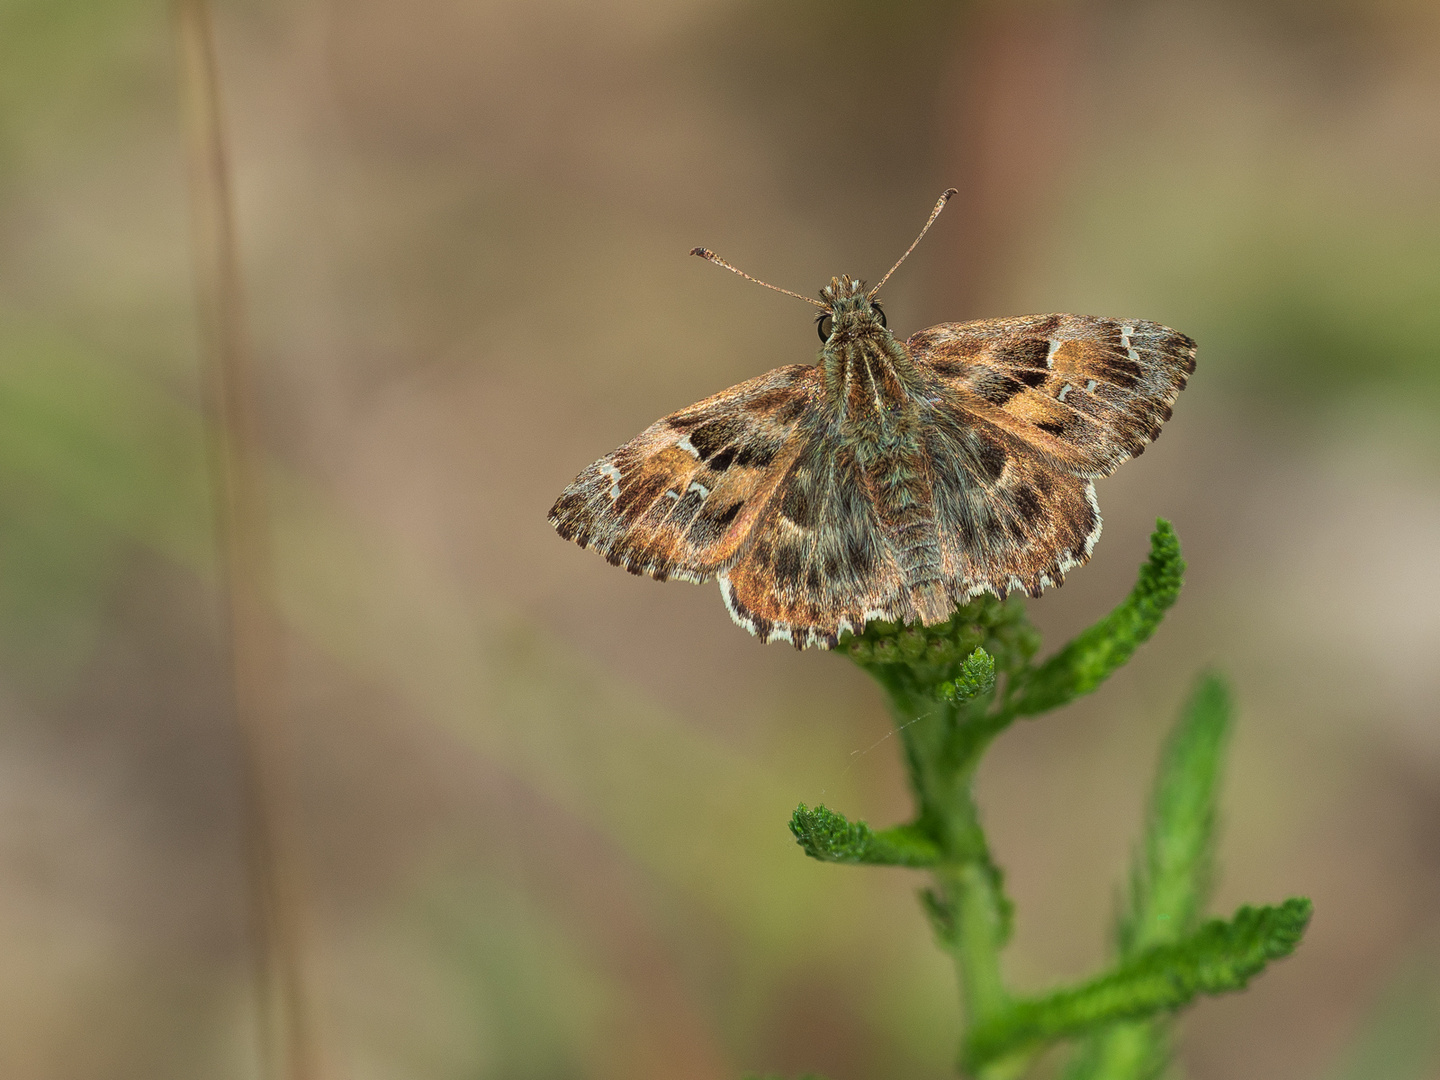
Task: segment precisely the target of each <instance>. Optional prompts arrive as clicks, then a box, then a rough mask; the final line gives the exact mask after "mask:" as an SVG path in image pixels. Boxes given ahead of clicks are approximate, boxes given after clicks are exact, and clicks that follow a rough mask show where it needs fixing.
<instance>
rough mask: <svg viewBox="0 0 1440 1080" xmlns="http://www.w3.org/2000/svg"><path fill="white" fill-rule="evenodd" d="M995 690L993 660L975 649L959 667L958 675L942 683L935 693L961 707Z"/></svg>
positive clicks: (982, 650)
mask: <svg viewBox="0 0 1440 1080" xmlns="http://www.w3.org/2000/svg"><path fill="white" fill-rule="evenodd" d="M994 690H995V658H994V657H992V656H991V655H990V654H989V653H987V652H986V651H985V650H984V649H976V650H975V651H974V652H973V653H971V654H970V655H969V656H968V657H966V658H965V663H964V664H962V665H961V667H960V674H959V675H957V676H955V678H954V679H951V680H949V681H947V682H942V683H941V684H940V685H939V686H938V687H937V688H936V692H937V693H938V694H939V695H940V697H942V698H944V699H945V700H946V701H953V702H955V703H956V704H957V705H963V704H964V703H965V702H967V701H974V700H975V699H976V698H980V697H988V696H989V695H990V694H991V693H992V692H994Z"/></svg>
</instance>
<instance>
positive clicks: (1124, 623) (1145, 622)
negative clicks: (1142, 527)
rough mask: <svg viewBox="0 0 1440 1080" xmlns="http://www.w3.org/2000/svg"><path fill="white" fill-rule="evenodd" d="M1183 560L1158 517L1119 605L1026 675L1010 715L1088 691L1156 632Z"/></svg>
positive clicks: (1167, 526)
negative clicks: (1132, 585) (1146, 553)
mask: <svg viewBox="0 0 1440 1080" xmlns="http://www.w3.org/2000/svg"><path fill="white" fill-rule="evenodd" d="M1184 574H1185V560H1184V559H1182V558H1181V557H1180V541H1179V540H1178V539H1176V536H1175V530H1174V529H1172V528H1171V527H1170V523H1169V522H1168V521H1166V520H1165V519H1163V518H1161V519H1160V520H1158V521H1156V523H1155V532H1154V533H1152V534H1151V536H1150V558H1149V559H1147V560H1146V562H1145V564H1144V565H1143V566H1142V567H1140V577H1139V580H1137V581H1136V582H1135V588H1134V589H1133V590H1132V591H1131V593H1130V595H1129V596H1128V597H1127V598H1126V599H1125V601H1124V603H1122V604H1121V605H1120V606H1119V607H1117V608H1116V609H1115V610H1114V611H1112V612H1110V614H1109V615H1107V616H1105V618H1103V619H1101V620H1100V621H1099V622H1098V623H1096V624H1095V625H1094V626H1092V627H1090V629H1088V630H1085V631H1084V632H1082V633H1081V634H1080V636H1079V637H1077V638H1075V640H1074V641H1072V642H1070V644H1068V645H1066V646H1065V647H1064V648H1063V649H1061V650H1060V651H1059V652H1058V653H1056V654H1055V655H1054V656H1052V657H1051V658H1050V659H1049V660H1047V661H1045V663H1043V664H1041V665H1040V666H1039V667H1038V668H1036V669H1034V671H1033V672H1032V673H1031V674H1030V675H1029V676H1028V677H1026V678H1025V679H1024V680H1023V682H1022V683H1021V685H1020V686H1019V688H1018V693H1017V695H1016V696H1015V698H1014V699H1013V700H1012V701H1011V702H1010V707H1009V711H1010V713H1011V715H1014V716H1033V715H1034V714H1035V713H1041V712H1046V711H1048V710H1050V709H1056V708H1059V707H1060V706H1061V705H1064V704H1065V703H1066V702H1069V701H1073V700H1074V699H1075V698H1077V697H1081V696H1082V695H1084V694H1088V693H1090V691H1092V690H1094V689H1095V688H1096V687H1097V686H1099V685H1100V684H1101V683H1102V682H1104V681H1105V680H1106V679H1107V678H1109V677H1110V675H1111V673H1113V672H1114V671H1115V670H1116V669H1117V668H1119V667H1120V666H1121V665H1122V664H1124V663H1125V662H1126V661H1127V660H1129V659H1130V657H1131V655H1132V654H1133V653H1134V652H1135V650H1136V649H1137V648H1138V647H1139V646H1140V645H1141V644H1142V643H1143V642H1144V641H1145V640H1146V639H1148V638H1149V637H1150V635H1151V634H1153V633H1154V632H1155V628H1156V627H1157V626H1159V625H1160V620H1161V619H1162V618H1164V617H1165V611H1166V609H1168V608H1169V607H1170V606H1171V605H1172V604H1174V603H1175V599H1176V598H1177V597H1178V596H1179V595H1180V583H1181V580H1182V578H1183V577H1184Z"/></svg>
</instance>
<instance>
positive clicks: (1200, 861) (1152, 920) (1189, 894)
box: [1065, 674, 1231, 1080]
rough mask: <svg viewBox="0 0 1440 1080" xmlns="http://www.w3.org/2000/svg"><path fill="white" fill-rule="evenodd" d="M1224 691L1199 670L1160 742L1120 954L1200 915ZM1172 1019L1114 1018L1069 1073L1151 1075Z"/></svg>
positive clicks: (1177, 930)
mask: <svg viewBox="0 0 1440 1080" xmlns="http://www.w3.org/2000/svg"><path fill="white" fill-rule="evenodd" d="M1230 714H1231V707H1230V694H1229V690H1228V689H1227V687H1226V685H1225V682H1224V680H1223V679H1221V678H1220V677H1219V676H1217V675H1213V674H1211V675H1205V676H1202V677H1201V679H1200V681H1199V683H1198V684H1197V685H1196V687H1195V691H1194V693H1193V694H1192V695H1191V697H1190V701H1189V702H1188V704H1187V705H1186V707H1185V710H1184V712H1183V713H1181V716H1180V719H1179V721H1178V722H1177V723H1176V725H1175V727H1174V729H1173V730H1172V731H1171V733H1170V737H1169V739H1167V740H1166V743H1165V749H1164V750H1163V751H1162V753H1161V755H1160V767H1159V769H1158V771H1157V773H1156V777H1155V787H1154V790H1153V791H1152V793H1151V796H1150V813H1149V816H1148V819H1147V823H1146V829H1145V839H1144V843H1143V846H1142V850H1141V851H1140V852H1139V853H1137V857H1136V860H1135V866H1134V868H1133V869H1132V871H1131V877H1130V904H1129V910H1128V911H1126V912H1125V914H1124V915H1123V917H1122V919H1121V921H1120V925H1119V927H1118V933H1117V935H1116V937H1117V939H1118V940H1117V945H1118V946H1119V953H1120V958H1121V959H1122V960H1129V959H1132V958H1134V957H1137V956H1139V955H1141V954H1142V953H1143V952H1144V951H1145V950H1146V949H1151V948H1154V947H1156V946H1160V945H1169V944H1173V943H1175V942H1178V941H1181V940H1182V939H1183V938H1184V937H1185V936H1186V935H1188V934H1190V933H1192V932H1193V931H1194V930H1195V928H1196V926H1197V925H1198V924H1199V922H1200V917H1201V914H1202V912H1203V911H1204V907H1205V901H1206V899H1207V898H1208V895H1209V891H1210V882H1211V876H1212V867H1213V861H1214V841H1215V817H1216V803H1217V802H1218V797H1219V788H1220V777H1221V769H1222V766H1223V764H1224V756H1225V743H1226V738H1227V736H1228V735H1229V732H1230ZM1169 1028H1170V1020H1169V1018H1168V1017H1153V1018H1151V1019H1148V1020H1130V1021H1124V1022H1122V1023H1118V1024H1112V1025H1110V1026H1109V1027H1106V1028H1103V1029H1101V1030H1099V1031H1097V1032H1095V1033H1093V1034H1092V1035H1090V1037H1089V1038H1088V1039H1087V1040H1086V1041H1085V1042H1084V1043H1083V1044H1082V1046H1081V1047H1080V1049H1079V1051H1078V1052H1077V1054H1076V1056H1075V1058H1074V1060H1073V1061H1072V1063H1071V1065H1070V1067H1069V1068H1068V1069H1067V1070H1066V1072H1065V1080H1155V1078H1156V1077H1158V1076H1159V1075H1160V1074H1161V1073H1163V1072H1164V1070H1165V1067H1166V1063H1167V1061H1168V1059H1169V1045H1170V1031H1169Z"/></svg>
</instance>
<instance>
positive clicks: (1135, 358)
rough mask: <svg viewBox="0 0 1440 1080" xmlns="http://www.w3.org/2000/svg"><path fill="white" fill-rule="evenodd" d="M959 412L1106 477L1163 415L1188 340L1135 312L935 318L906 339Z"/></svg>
mask: <svg viewBox="0 0 1440 1080" xmlns="http://www.w3.org/2000/svg"><path fill="white" fill-rule="evenodd" d="M906 344H907V346H908V347H909V349H910V353H911V355H912V356H913V357H914V360H915V363H916V365H917V366H918V367H919V368H920V369H921V370H922V371H923V372H924V373H926V374H928V375H929V376H931V377H932V378H933V380H934V382H935V384H936V385H937V386H938V388H939V389H940V394H939V396H940V398H941V405H942V407H943V408H944V409H945V410H946V411H950V412H955V413H958V414H959V416H960V419H961V420H962V421H964V420H968V419H970V418H972V417H973V418H975V419H977V420H983V421H985V422H986V423H987V425H988V426H989V427H992V428H1000V429H1002V430H1004V431H1006V432H1008V433H1009V434H1010V435H1011V436H1013V437H1014V438H1015V439H1018V440H1020V441H1022V442H1024V443H1026V444H1028V445H1029V446H1031V447H1033V448H1034V449H1035V450H1037V451H1039V452H1040V453H1041V454H1043V455H1045V456H1046V457H1048V458H1050V459H1052V460H1053V461H1054V462H1055V463H1056V465H1057V466H1059V467H1060V468H1062V469H1064V470H1065V471H1066V472H1069V473H1072V474H1073V475H1075V476H1085V477H1092V478H1093V477H1098V476H1109V475H1110V474H1111V473H1112V472H1114V471H1115V470H1116V469H1117V468H1118V467H1119V466H1120V465H1121V464H1122V463H1123V462H1125V461H1128V460H1129V459H1130V458H1132V457H1134V456H1135V455H1137V454H1139V453H1141V452H1142V451H1143V450H1144V449H1145V447H1146V445H1148V444H1149V443H1150V442H1152V441H1153V440H1154V439H1155V438H1156V437H1157V436H1158V435H1159V434H1160V425H1161V424H1163V423H1164V422H1165V421H1166V420H1168V419H1170V409H1171V406H1173V405H1174V404H1175V398H1176V397H1177V396H1178V395H1179V393H1180V391H1181V390H1182V389H1184V387H1185V381H1186V379H1188V378H1189V376H1190V374H1191V373H1192V372H1193V371H1194V370H1195V342H1194V341H1193V340H1191V339H1190V338H1188V337H1186V336H1185V335H1184V334H1181V333H1179V332H1178V331H1175V330H1171V329H1170V328H1169V327H1167V326H1161V325H1159V324H1158V323H1152V322H1146V321H1144V320H1142V319H1131V320H1125V321H1122V320H1119V319H1100V318H1094V317H1091V316H1086V315H1027V316H1020V317H1018V318H1013V319H986V320H982V321H980V322H972V323H942V324H941V325H939V326H932V327H931V328H930V329H928V330H922V331H920V332H919V333H918V334H915V335H914V336H913V337H911V338H910V340H909V341H908V342H906Z"/></svg>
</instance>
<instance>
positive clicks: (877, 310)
mask: <svg viewBox="0 0 1440 1080" xmlns="http://www.w3.org/2000/svg"><path fill="white" fill-rule="evenodd" d="M870 310H871V311H873V312H875V314H876V316H877V317H878V318H879V319H880V325H881V326H884V325H885V312H884V311H883V310H882V309H881V307H880V305H879V304H871V305H870Z"/></svg>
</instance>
